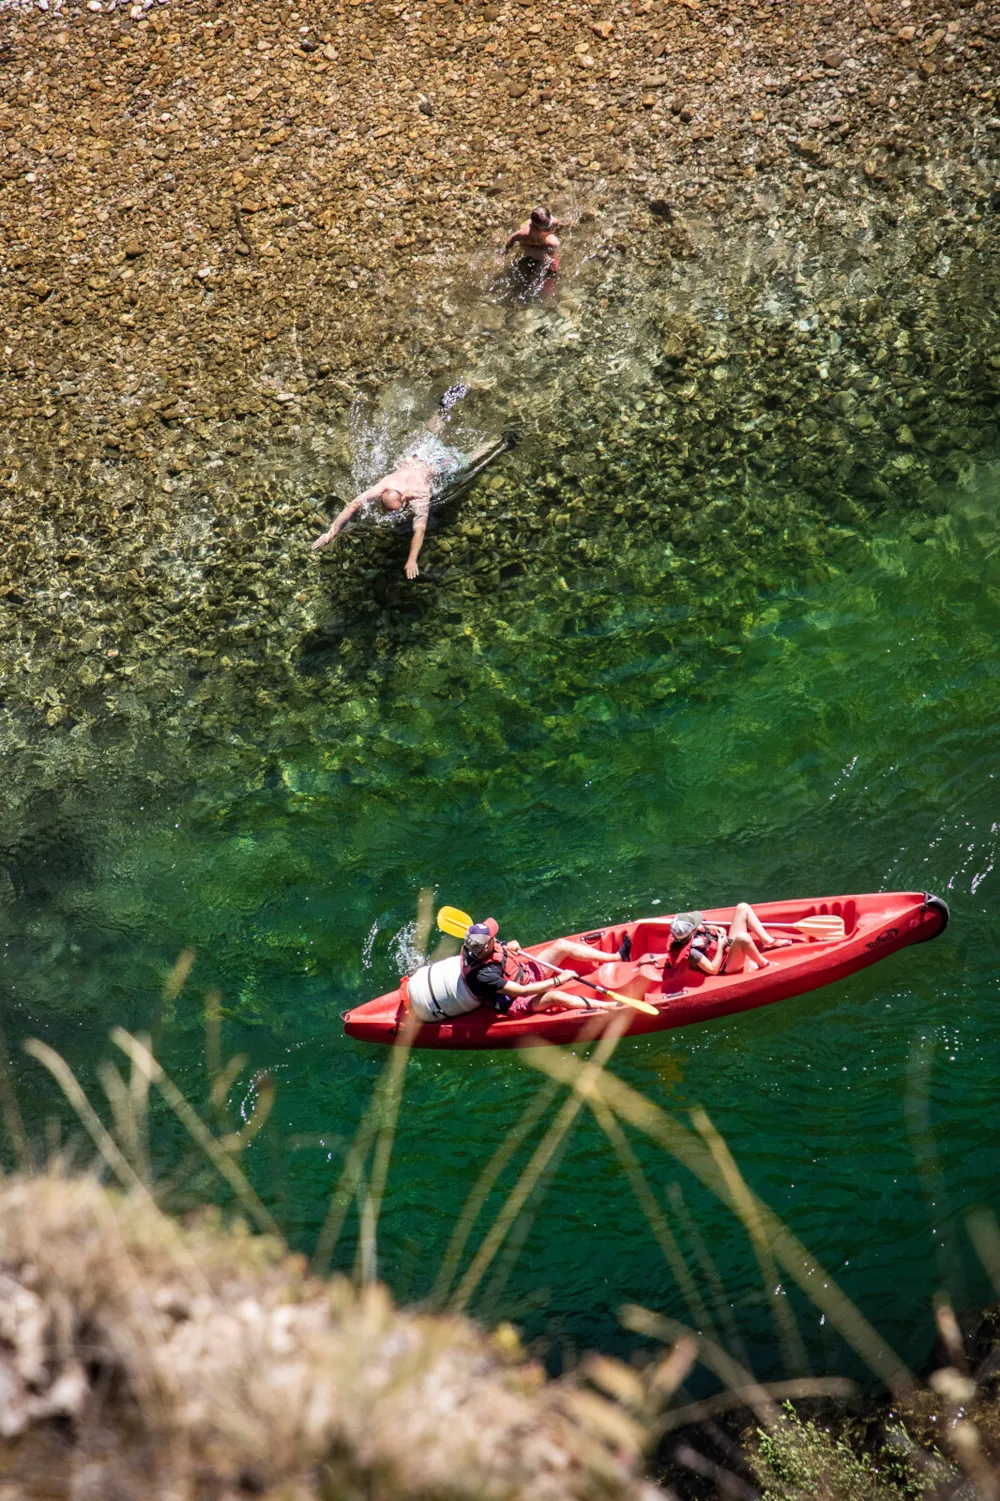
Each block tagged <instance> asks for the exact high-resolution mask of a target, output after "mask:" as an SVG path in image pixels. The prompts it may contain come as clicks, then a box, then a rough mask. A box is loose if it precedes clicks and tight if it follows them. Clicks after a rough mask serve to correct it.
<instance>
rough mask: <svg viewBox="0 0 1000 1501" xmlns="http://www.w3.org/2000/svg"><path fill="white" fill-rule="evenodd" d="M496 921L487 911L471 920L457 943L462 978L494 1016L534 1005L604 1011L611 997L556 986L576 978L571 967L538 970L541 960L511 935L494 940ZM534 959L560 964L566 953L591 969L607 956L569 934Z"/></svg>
mask: <svg viewBox="0 0 1000 1501" xmlns="http://www.w3.org/2000/svg"><path fill="white" fill-rule="evenodd" d="M497 931H498V928H497V922H496V919H495V918H492V917H488V918H486V920H485V922H477V923H473V924H472V927H471V928H470V929H469V930H468V932H467V933H466V935H465V943H464V944H463V946H462V979H463V980H464V981H465V984H466V986H467V987H468V989H469V990H470V991H471V993H472V994H473V995H474V996H476V997H477V998H478V999H479V1001H480V1002H481V1003H483V1004H484V1005H487V1006H492V1007H493V1009H494V1011H496V1012H497V1013H498V1015H500V1016H504V1017H509V1018H512V1019H513V1018H516V1017H523V1016H530V1015H531V1014H532V1012H535V1011H610V1010H612V1009H614V1007H615V1005H616V1003H615V1002H614V1001H599V1000H585V999H584V997H583V996H579V995H571V994H570V992H569V991H567V990H562V989H560V986H562V985H568V984H570V983H571V982H572V981H573V980H575V979H576V978H577V976H576V973H575V971H574V970H572V969H559V970H557V972H556V973H555V974H548V975H546V974H544V973H543V971H542V966H541V965H540V964H538V963H537V962H536V961H535V960H534V959H532V957H531V956H530V955H529V954H525V953H524V952H523V951H522V949H521V945H520V944H519V943H518V942H517V941H516V940H513V939H512V940H510V941H509V942H507V943H503V942H498V941H497ZM538 957H539V958H540V959H545V960H547V961H548V963H549V964H556V965H562V964H563V963H564V962H565V960H567V959H582V960H585V961H586V962H587V967H588V968H590V969H592V968H594V966H595V965H598V964H602V963H604V961H605V960H606V959H607V957H608V956H607V954H606V953H604V951H603V950H602V949H597V948H592V947H591V945H590V944H589V943H579V942H577V941H576V940H574V939H572V938H557V939H556V940H555V942H554V943H550V944H548V945H547V946H546V947H545V948H544V949H542V950H540V952H539V956H538Z"/></svg>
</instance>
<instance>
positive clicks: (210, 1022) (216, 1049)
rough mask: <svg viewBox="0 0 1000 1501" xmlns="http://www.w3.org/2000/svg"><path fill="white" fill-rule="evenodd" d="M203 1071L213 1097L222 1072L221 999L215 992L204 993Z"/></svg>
mask: <svg viewBox="0 0 1000 1501" xmlns="http://www.w3.org/2000/svg"><path fill="white" fill-rule="evenodd" d="M205 1070H206V1072H207V1074H208V1078H209V1084H210V1086H211V1090H212V1095H213V1097H214V1095H215V1081H216V1080H217V1079H218V1077H219V1075H220V1074H221V1072H222V997H221V995H220V994H219V992H218V991H217V990H209V991H206V993H205Z"/></svg>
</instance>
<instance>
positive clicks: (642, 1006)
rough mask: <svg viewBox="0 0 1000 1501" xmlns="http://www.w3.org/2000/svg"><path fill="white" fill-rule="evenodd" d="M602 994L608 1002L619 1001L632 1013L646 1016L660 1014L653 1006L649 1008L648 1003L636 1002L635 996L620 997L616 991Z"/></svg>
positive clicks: (606, 991)
mask: <svg viewBox="0 0 1000 1501" xmlns="http://www.w3.org/2000/svg"><path fill="white" fill-rule="evenodd" d="M604 994H605V995H606V996H607V997H608V999H609V1000H612V1001H620V1002H621V1003H622V1005H623V1006H631V1007H632V1010H633V1011H645V1013H646V1015H647V1016H659V1014H660V1013H659V1012H658V1011H657V1009H656V1007H655V1006H651V1005H650V1004H649V1002H648V1001H637V1000H636V999H635V996H631V995H622V994H621V993H620V991H617V990H605V991H604Z"/></svg>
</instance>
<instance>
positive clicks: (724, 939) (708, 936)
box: [663, 902, 792, 978]
mask: <svg viewBox="0 0 1000 1501" xmlns="http://www.w3.org/2000/svg"><path fill="white" fill-rule="evenodd" d="M791 941H792V940H791V939H790V938H772V937H771V935H770V933H768V931H767V929H766V928H765V927H764V924H763V923H762V922H761V920H760V918H759V917H758V916H757V914H756V912H755V911H754V910H753V908H752V907H751V906H750V903H749V902H739V903H738V904H737V906H736V909H735V911H734V912H733V920H732V922H731V923H730V924H729V931H728V933H727V932H726V930H725V928H724V927H721V926H720V925H719V924H718V923H707V922H706V921H705V919H704V918H703V917H702V915H701V913H700V912H679V913H678V914H677V916H676V917H675V918H674V920H673V922H672V923H671V924H670V947H669V949H668V950H667V957H666V959H665V960H664V964H663V974H664V978H666V976H667V975H668V974H669V973H670V972H671V971H672V970H678V969H682V968H687V969H694V970H699V971H700V972H701V973H702V974H703V975H717V974H719V973H721V972H723V971H724V970H725V969H726V967H727V966H728V964H729V961H730V959H731V958H732V957H733V956H734V955H735V956H736V957H742V959H743V961H744V965H745V967H746V968H747V969H748V970H755V969H766V968H767V966H768V965H769V964H770V962H771V961H770V960H769V959H765V958H764V955H763V954H762V953H761V951H760V948H758V944H760V945H761V947H763V948H765V949H783V948H787V946H788V945H789V944H790V943H791ZM737 967H738V966H737Z"/></svg>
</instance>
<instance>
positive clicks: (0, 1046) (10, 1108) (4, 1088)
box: [0, 1029, 36, 1173]
mask: <svg viewBox="0 0 1000 1501" xmlns="http://www.w3.org/2000/svg"><path fill="white" fill-rule="evenodd" d="M0 1110H2V1111H3V1123H4V1128H5V1130H6V1132H7V1140H8V1141H9V1142H10V1144H11V1147H12V1148H13V1152H14V1158H15V1161H16V1162H17V1165H18V1167H19V1168H20V1170H21V1172H22V1173H33V1172H34V1171H35V1167H36V1164H35V1154H34V1152H33V1151H32V1150H31V1142H30V1141H29V1140H28V1133H27V1131H25V1129H24V1121H23V1120H22V1119H21V1110H20V1106H19V1105H18V1103H17V1095H16V1093H15V1092H14V1086H13V1084H12V1083H11V1078H10V1067H9V1060H8V1057H7V1041H6V1038H5V1037H4V1035H3V1030H2V1029H0Z"/></svg>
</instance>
